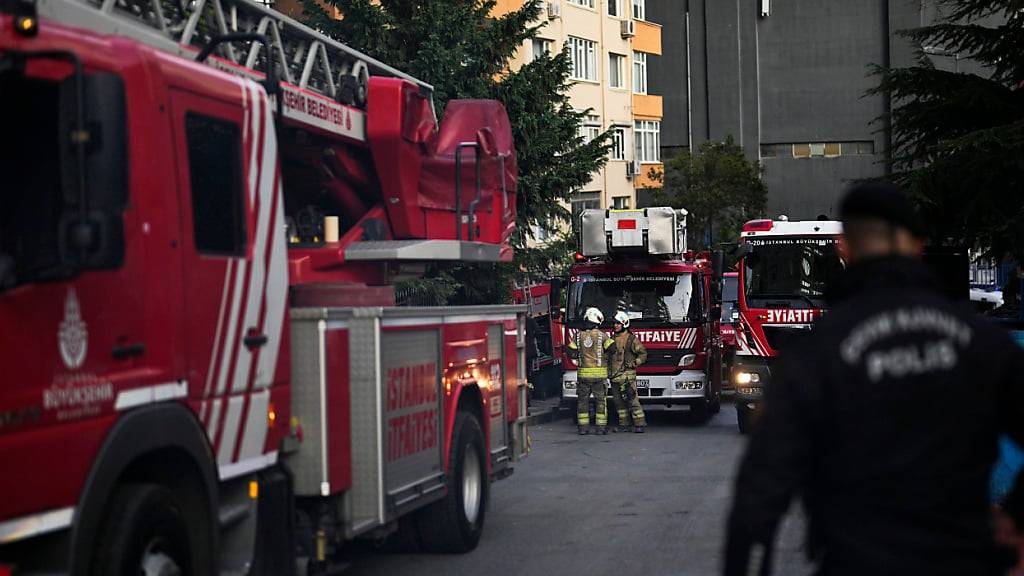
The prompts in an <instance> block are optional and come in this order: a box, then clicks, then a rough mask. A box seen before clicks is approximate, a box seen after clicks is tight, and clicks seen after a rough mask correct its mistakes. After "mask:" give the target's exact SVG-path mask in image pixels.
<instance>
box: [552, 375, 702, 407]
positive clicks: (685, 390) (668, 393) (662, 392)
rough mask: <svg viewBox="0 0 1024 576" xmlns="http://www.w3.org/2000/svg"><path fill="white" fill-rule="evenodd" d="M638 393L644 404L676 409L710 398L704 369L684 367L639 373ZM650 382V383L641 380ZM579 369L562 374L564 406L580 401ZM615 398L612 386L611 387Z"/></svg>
mask: <svg viewBox="0 0 1024 576" xmlns="http://www.w3.org/2000/svg"><path fill="white" fill-rule="evenodd" d="M636 380H637V397H638V398H639V399H640V405H641V406H643V407H644V408H645V409H647V408H663V409H672V408H675V407H682V406H689V405H692V404H695V403H697V402H701V401H703V400H704V399H705V398H706V391H705V387H706V386H707V382H705V376H704V371H702V370H683V371H682V372H680V373H679V374H639V375H637V378H636ZM644 382H646V383H647V386H646V387H641V384H642V383H644ZM576 384H577V377H576V371H575V370H573V371H567V372H564V373H563V374H562V406H563V407H567V408H570V409H571V408H572V407H574V406H575V405H576V399H577V396H576ZM608 399H609V400H611V387H610V386H609V389H608Z"/></svg>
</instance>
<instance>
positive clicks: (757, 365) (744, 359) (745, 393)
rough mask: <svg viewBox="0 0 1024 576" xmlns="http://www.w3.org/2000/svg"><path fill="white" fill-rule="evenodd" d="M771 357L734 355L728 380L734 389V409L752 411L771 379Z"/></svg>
mask: <svg viewBox="0 0 1024 576" xmlns="http://www.w3.org/2000/svg"><path fill="white" fill-rule="evenodd" d="M772 360H773V359H772V358H767V357H760V356H736V357H735V359H734V360H733V365H732V368H731V369H730V370H729V380H730V381H731V382H732V385H733V387H734V389H735V391H736V409H737V410H748V411H753V410H754V409H755V408H757V405H758V404H759V403H760V402H761V399H762V398H763V397H764V393H765V390H766V389H767V386H769V384H770V383H771V379H772Z"/></svg>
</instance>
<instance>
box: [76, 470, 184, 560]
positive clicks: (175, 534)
mask: <svg viewBox="0 0 1024 576" xmlns="http://www.w3.org/2000/svg"><path fill="white" fill-rule="evenodd" d="M108 502H110V505H111V510H110V512H109V515H108V516H107V517H106V519H105V520H104V522H103V526H102V527H101V528H100V533H99V540H98V542H99V547H98V548H97V551H96V557H95V563H94V565H93V573H94V574H96V575H100V574H102V575H103V576H128V575H132V576H135V575H142V576H179V575H189V574H195V571H194V570H193V563H194V562H195V561H196V560H197V559H195V558H192V549H191V547H190V546H189V536H188V534H189V531H188V525H187V523H186V521H185V518H184V516H183V515H182V512H181V507H180V506H179V505H178V503H177V501H176V500H175V498H174V495H173V494H172V493H171V491H170V490H168V489H167V488H164V487H163V486H159V485H157V484H127V485H124V486H121V487H120V488H118V489H117V491H115V492H114V494H113V495H112V496H111V497H110V499H109V500H108ZM196 565H202V564H201V563H199V562H196Z"/></svg>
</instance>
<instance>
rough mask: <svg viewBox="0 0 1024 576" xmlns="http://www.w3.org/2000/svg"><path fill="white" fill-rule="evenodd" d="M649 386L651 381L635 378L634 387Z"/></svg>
mask: <svg viewBox="0 0 1024 576" xmlns="http://www.w3.org/2000/svg"><path fill="white" fill-rule="evenodd" d="M650 386H651V381H650V380H637V381H636V387H637V388H649V387H650Z"/></svg>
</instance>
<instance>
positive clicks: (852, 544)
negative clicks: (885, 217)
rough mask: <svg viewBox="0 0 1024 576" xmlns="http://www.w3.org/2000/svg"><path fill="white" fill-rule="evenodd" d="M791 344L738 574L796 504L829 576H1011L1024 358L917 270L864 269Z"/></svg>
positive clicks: (753, 487)
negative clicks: (1010, 513)
mask: <svg viewBox="0 0 1024 576" xmlns="http://www.w3.org/2000/svg"><path fill="white" fill-rule="evenodd" d="M830 302H831V303H833V307H832V308H831V310H830V312H829V313H828V314H826V315H825V316H823V317H822V318H821V319H820V320H818V321H817V322H816V323H815V325H814V327H813V329H812V330H811V331H810V334H808V335H806V336H804V337H803V338H801V339H797V340H794V341H792V342H791V347H790V348H788V349H787V350H786V351H785V352H784V353H783V354H782V355H781V356H780V357H779V361H778V364H777V365H776V366H777V369H775V370H773V379H772V381H771V382H770V383H769V384H768V389H767V391H766V393H765V399H764V404H763V409H764V411H763V413H762V415H761V418H760V421H759V422H758V426H756V427H755V431H754V433H753V436H752V437H751V440H750V443H749V444H748V447H747V451H746V454H745V455H744V457H743V460H742V462H741V464H740V469H739V474H738V476H737V479H736V485H735V495H734V500H733V506H732V510H731V512H730V516H729V522H728V538H727V544H726V574H728V575H730V576H731V575H734V574H736V575H738V574H746V573H747V570H748V569H749V568H751V567H750V566H748V565H747V564H748V562H749V559H750V557H751V551H752V549H754V548H758V549H761V547H762V546H763V547H766V549H767V551H768V552H769V556H770V551H771V540H772V538H773V535H774V533H775V531H776V528H777V527H778V524H779V520H780V518H781V517H782V515H783V514H784V513H785V512H786V510H787V508H788V507H789V504H790V500H791V499H792V498H793V497H794V496H797V495H799V496H801V497H802V499H803V502H804V507H805V509H806V510H807V513H808V517H809V522H808V529H807V530H808V552H809V555H810V556H811V559H812V560H814V561H816V562H818V563H819V564H820V568H821V572H820V573H821V574H829V575H846V574H850V575H853V574H857V575H864V574H872V575H888V574H933V575H934V574H950V575H951V574H1003V573H1004V567H1005V565H1006V562H1008V554H1007V553H1006V551H1005V550H1002V549H999V548H997V547H996V545H995V544H994V542H993V538H992V531H991V527H990V503H989V491H988V481H989V471H990V470H991V468H992V465H993V463H994V461H995V460H996V457H997V451H996V450H997V438H998V435H999V434H1000V433H1002V432H1005V433H1008V434H1009V435H1010V436H1011V437H1012V438H1014V439H1015V440H1016V441H1017V442H1018V443H1024V385H1022V384H1024V383H1022V381H1021V380H1022V375H1024V353H1022V350H1021V349H1019V348H1018V347H1017V346H1016V345H1015V344H1014V343H1013V342H1012V340H1011V339H1010V338H1009V337H1008V335H1007V334H1006V333H1005V332H1004V331H1003V330H1002V329H1001V328H999V327H997V326H995V325H993V324H991V323H990V322H989V321H986V320H985V319H983V318H980V317H977V316H974V315H973V314H971V313H970V312H969V311H968V310H966V309H961V308H960V307H959V306H958V305H956V304H954V303H952V302H950V301H949V300H947V299H946V297H945V296H944V295H943V294H942V293H941V291H940V289H939V288H938V286H937V280H936V279H934V277H932V276H931V274H930V273H929V272H928V270H927V269H926V267H925V266H924V264H922V263H921V262H919V261H917V260H912V259H909V258H902V257H897V256H889V257H883V258H875V259H872V260H867V261H864V262H858V263H856V264H854V265H853V266H851V267H850V268H849V270H847V272H846V273H845V274H844V275H843V277H842V278H841V280H840V281H839V282H838V283H837V286H836V287H835V289H834V290H833V291H832V294H831V296H830Z"/></svg>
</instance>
